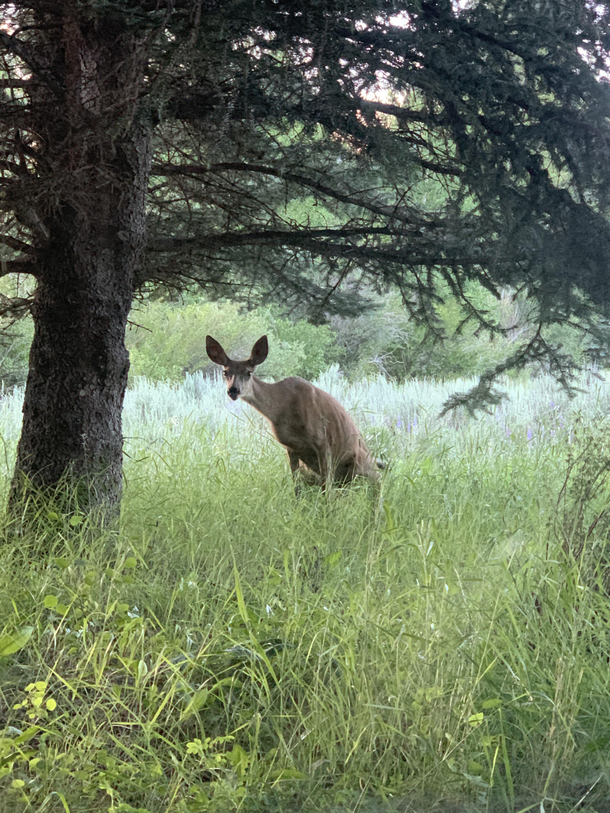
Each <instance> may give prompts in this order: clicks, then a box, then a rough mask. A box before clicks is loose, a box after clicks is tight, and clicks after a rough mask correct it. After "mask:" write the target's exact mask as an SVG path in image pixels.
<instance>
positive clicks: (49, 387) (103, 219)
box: [11, 134, 150, 515]
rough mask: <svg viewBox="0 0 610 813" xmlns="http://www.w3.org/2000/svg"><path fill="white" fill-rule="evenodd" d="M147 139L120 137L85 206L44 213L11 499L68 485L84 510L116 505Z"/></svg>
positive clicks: (140, 242) (113, 510)
mask: <svg viewBox="0 0 610 813" xmlns="http://www.w3.org/2000/svg"><path fill="white" fill-rule="evenodd" d="M149 144H150V139H149V138H148V137H147V136H146V135H145V134H140V135H139V136H137V137H136V136H134V137H133V138H132V140H131V142H130V143H129V142H123V143H122V144H121V145H120V148H119V149H117V151H116V155H117V158H116V162H115V164H116V166H115V167H114V169H115V173H113V174H114V183H113V182H108V178H107V177H106V178H105V179H101V178H100V179H98V180H99V181H100V183H99V185H97V184H95V185H94V186H93V187H92V188H91V190H90V195H89V199H90V201H91V207H90V211H89V212H83V211H82V206H81V207H80V211H78V212H77V211H75V209H74V208H73V207H71V206H70V205H67V204H66V205H64V206H63V207H62V209H61V210H60V211H59V212H58V213H57V215H56V216H55V218H54V219H53V221H51V222H49V221H47V224H46V225H47V226H48V230H49V235H50V237H49V243H48V246H47V248H46V250H45V251H44V252H43V253H42V256H41V257H40V266H39V276H38V286H37V290H36V294H35V304H34V308H33V311H32V315H33V318H34V325H35V331H34V339H33V342H32V347H31V351H30V367H29V375H28V380H27V385H26V392H25V402H24V406H23V428H22V434H21V439H20V441H19V446H18V451H17V462H16V466H15V475H14V478H13V484H12V494H11V502H12V504H13V505H14V504H15V502H16V501H19V502H21V500H22V498H23V496H24V491H25V493H26V494H28V495H30V494H31V493H32V492H33V493H34V494H38V493H41V492H42V494H43V495H44V494H45V493H50V492H55V491H56V490H57V487H58V485H61V486H62V489H63V485H65V486H66V487H67V490H68V492H69V496H70V498H76V500H77V504H78V507H79V508H80V509H81V510H85V511H87V510H90V509H91V508H93V507H94V506H103V507H104V508H105V510H106V512H107V513H109V514H110V515H112V514H115V513H116V512H117V511H118V505H119V502H120V497H121V480H122V454H123V452H122V447H123V435H122V429H121V411H122V406H123V398H124V395H125V389H126V386H127V373H128V370H129V357H128V353H127V350H126V348H125V328H126V324H127V317H128V314H129V309H130V307H131V302H132V298H133V281H134V268H135V265H136V263H137V262H138V260H139V256H140V254H141V251H142V247H143V241H144V235H145V209H144V193H145V190H146V185H147V182H148V173H149V169H150V146H149ZM106 169H107V167H106ZM103 180H105V181H106V183H102V181H103ZM81 200H82V199H81ZM72 504H74V503H72Z"/></svg>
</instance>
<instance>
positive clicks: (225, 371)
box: [222, 370, 230, 378]
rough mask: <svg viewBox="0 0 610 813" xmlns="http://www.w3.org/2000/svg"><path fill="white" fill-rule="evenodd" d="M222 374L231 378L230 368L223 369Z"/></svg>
mask: <svg viewBox="0 0 610 813" xmlns="http://www.w3.org/2000/svg"><path fill="white" fill-rule="evenodd" d="M222 374H223V375H224V377H225V378H230V376H229V371H228V370H223V371H222Z"/></svg>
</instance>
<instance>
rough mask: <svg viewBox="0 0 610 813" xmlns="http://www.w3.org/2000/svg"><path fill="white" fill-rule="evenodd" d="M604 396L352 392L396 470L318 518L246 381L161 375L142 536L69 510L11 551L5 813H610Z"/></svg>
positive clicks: (384, 386) (2, 586) (132, 407)
mask: <svg viewBox="0 0 610 813" xmlns="http://www.w3.org/2000/svg"><path fill="white" fill-rule="evenodd" d="M581 383H582V385H583V388H586V390H587V394H586V396H585V395H583V396H578V397H577V399H576V401H575V402H574V403H570V402H569V401H568V400H567V399H566V398H565V397H564V396H562V395H561V393H559V394H557V393H556V388H554V387H553V386H552V384H551V383H549V381H548V380H545V379H542V380H539V381H537V382H535V383H530V384H528V385H527V386H524V385H523V384H522V383H519V382H512V383H511V382H508V383H507V386H508V388H509V391H510V395H511V401H510V402H507V403H506V404H504V405H503V406H502V407H499V408H498V409H497V410H496V411H495V413H494V414H492V415H484V416H483V417H482V418H481V419H478V420H476V421H472V420H468V419H467V418H466V417H465V416H462V415H452V416H448V417H446V418H444V419H442V420H441V419H439V418H437V417H435V416H436V415H437V414H438V409H439V406H440V404H441V403H442V402H443V401H444V400H445V398H446V394H447V387H442V386H440V385H435V386H432V385H429V384H428V385H426V384H424V383H423V382H408V383H407V384H405V385H402V386H398V385H396V384H392V383H389V382H387V381H384V380H382V379H380V380H378V381H376V382H368V383H366V382H359V383H358V384H354V385H353V386H350V385H347V384H346V383H345V381H344V380H343V379H331V378H330V377H328V378H327V380H326V386H327V387H328V388H329V389H331V390H332V391H333V392H335V393H336V394H337V395H339V397H340V398H341V400H342V401H343V402H344V403H346V404H347V405H348V406H350V410H351V411H352V412H353V414H354V415H355V416H356V417H357V420H358V422H359V424H360V425H361V426H362V427H363V429H364V431H365V434H366V436H367V438H368V440H369V442H370V443H371V445H372V446H373V447H374V448H375V450H376V451H377V452H378V451H380V450H383V451H384V452H385V455H386V457H387V458H388V460H389V461H390V467H389V469H388V470H387V472H386V474H385V477H384V481H383V483H382V486H381V490H380V492H377V491H376V490H375V489H372V488H370V487H368V486H366V485H364V484H356V485H354V486H353V487H351V488H349V489H345V490H337V491H333V492H331V494H330V495H322V494H321V493H320V492H319V490H314V489H311V490H306V491H305V493H304V496H303V497H302V499H300V500H297V499H296V498H295V496H294V493H293V490H292V484H291V481H290V475H289V472H288V467H287V464H286V463H285V460H284V455H283V452H282V451H281V450H280V449H279V447H278V445H277V444H276V443H275V442H274V441H273V440H272V439H270V438H269V436H268V434H266V433H261V431H260V424H259V423H258V422H257V420H256V418H255V417H252V418H250V417H248V418H247V419H246V418H245V417H244V414H243V413H240V412H234V411H230V410H228V409H227V407H226V399H225V398H223V394H222V392H221V391H220V390H219V389H218V387H219V385H218V382H209V388H208V389H205V387H207V384H206V382H205V381H203V380H202V382H201V387H202V389H201V390H200V391H199V392H197V393H195V392H193V391H192V388H193V382H192V380H190V379H189V381H187V382H186V383H185V384H183V385H181V386H180V387H176V386H170V385H169V384H166V385H161V384H158V385H152V384H149V383H147V382H144V381H140V382H138V384H137V385H136V387H135V388H134V389H133V390H131V391H130V392H129V393H128V399H127V404H126V423H127V426H126V434H128V435H129V436H130V438H131V440H130V441H129V443H128V452H129V463H128V466H127V472H126V474H127V487H126V496H125V503H124V512H123V521H122V528H121V530H120V533H119V534H117V535H116V536H114V537H113V538H112V539H111V540H109V539H108V537H107V536H102V535H101V534H99V533H96V532H94V531H92V529H91V528H87V527H86V523H77V524H75V525H72V524H71V519H72V518H71V517H70V516H68V515H66V516H60V515H59V514H58V513H57V511H53V512H51V513H53V516H49V523H48V525H46V526H45V525H43V524H41V526H40V528H39V529H38V531H37V532H34V531H30V532H29V533H30V535H29V536H28V537H27V538H23V537H19V538H17V537H15V535H10V534H7V535H6V542H5V545H4V547H3V548H2V550H0V617H1V618H2V619H3V624H4V625H5V629H4V630H0V640H1V641H2V642H4V644H5V646H6V644H7V642H8V647H6V648H5V649H4V650H3V652H4V654H3V655H2V657H0V701H1V702H2V708H3V720H2V724H1V726H2V727H1V728H0V811H2V813H5V812H6V813H9V811H10V813H25V811H28V810H48V809H50V810H58V811H61V810H64V811H65V810H69V811H70V813H88V811H92V810H94V811H95V810H108V811H113V813H119V811H121V813H134V811H139V813H142V811H148V813H157V811H161V810H163V811H169V813H232V811H235V813H236V812H237V811H240V813H255V812H256V813H260V812H262V811H275V813H279V812H280V811H282V813H293V811H294V813H296V812H297V811H299V813H301V812H302V813H314V811H324V813H327V812H328V813H330V811H345V810H354V809H361V810H373V811H381V810H387V811H390V812H392V811H404V809H405V807H407V805H408V806H409V808H410V809H413V810H415V811H425V810H430V809H433V808H436V807H438V808H439V809H442V807H443V806H447V804H448V800H451V804H452V805H453V806H454V807H455V809H458V810H460V809H468V810H472V811H473V813H483V811H485V813H487V812H488V811H496V810H497V811H500V810H501V811H507V812H509V811H519V810H524V809H527V808H528V807H531V808H532V809H536V810H539V809H541V807H543V808H544V809H545V810H553V811H555V813H569V811H571V810H573V809H574V808H575V806H578V809H581V810H588V811H591V813H593V811H599V810H603V809H604V805H605V802H606V800H607V798H608V795H609V794H610V782H609V780H608V742H610V722H609V721H610V678H609V674H608V658H609V657H610V643H609V641H608V636H607V634H606V629H607V619H608V617H610V599H609V597H608V593H607V589H606V581H605V577H606V574H607V561H608V560H607V555H606V549H607V535H608V523H607V521H606V519H605V514H604V511H605V510H606V507H607V505H608V504H609V503H610V487H609V484H608V482H607V480H606V479H605V476H600V474H602V475H605V474H606V473H607V471H608V470H609V466H608V455H607V450H606V447H607V443H606V442H605V440H604V438H605V437H607V431H608V427H607V426H606V425H605V424H602V425H600V416H601V415H603V414H604V413H607V412H608V406H609V404H610V386H609V385H608V384H607V383H606V382H602V381H597V382H596V381H594V380H593V379H592V380H590V381H586V380H583V382H581ZM451 386H455V383H454V384H453V385H451ZM12 400H14V401H15V404H14V408H15V410H16V411H18V407H19V403H18V401H17V399H16V397H15V396H11V397H9V398H7V399H5V401H4V403H3V411H2V412H1V413H0V427H1V428H2V433H3V436H4V437H5V438H7V439H8V443H9V445H12V446H14V443H15V441H16V432H13V430H12V428H11V427H12V422H11V421H12V418H11V417H10V415H9V411H8V410H9V407H10V402H11V401H12ZM143 407H145V408H143ZM11 408H13V407H11ZM232 409H233V407H231V410H232ZM248 414H249V413H248ZM594 458H598V461H597V463H596V460H595V459H594ZM6 473H7V472H6V471H5V472H4V474H5V475H6ZM5 487H6V482H5ZM24 549H25V550H27V553H28V555H27V556H23V555H21V553H22V551H23V550H24ZM42 551H46V553H44V554H43V553H42ZM7 636H8V637H7ZM9 638H10V642H9ZM585 792H588V795H587V798H586V799H585V800H584V801H582V798H583V796H584V795H585Z"/></svg>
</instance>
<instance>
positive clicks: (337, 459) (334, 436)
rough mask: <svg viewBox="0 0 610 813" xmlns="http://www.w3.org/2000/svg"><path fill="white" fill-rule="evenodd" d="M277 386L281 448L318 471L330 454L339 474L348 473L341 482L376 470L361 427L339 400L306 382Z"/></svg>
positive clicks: (276, 428)
mask: <svg viewBox="0 0 610 813" xmlns="http://www.w3.org/2000/svg"><path fill="white" fill-rule="evenodd" d="M276 386H278V388H279V389H278V404H280V403H281V409H278V411H277V417H276V420H275V421H272V423H273V429H274V432H275V436H276V437H277V439H278V441H279V442H280V443H281V444H283V445H284V446H286V447H287V448H288V449H290V450H292V451H294V452H297V453H298V454H299V456H300V457H301V459H302V460H303V462H304V463H306V464H307V465H308V466H310V468H312V469H314V471H315V470H316V468H317V465H316V461H317V460H319V458H320V456H321V455H325V454H326V453H330V455H331V456H332V459H333V464H334V466H335V468H336V470H337V471H338V472H341V471H342V470H344V471H343V473H342V474H341V475H340V478H341V479H351V477H353V476H354V474H369V473H371V472H372V471H373V470H374V469H375V464H374V461H373V460H372V458H371V456H370V454H369V451H368V449H367V447H366V445H365V443H364V441H363V439H362V436H361V435H360V432H359V431H358V427H357V426H356V424H355V423H354V421H353V420H352V418H351V417H350V416H349V415H348V413H347V412H346V411H345V409H344V408H343V407H342V406H341V404H340V403H339V402H338V401H337V400H336V398H333V396H332V395H329V393H327V392H324V390H321V389H319V388H318V387H315V386H314V385H313V384H310V383H309V381H305V380H304V379H302V378H285V379H284V380H283V381H280V382H278V384H277V385H276Z"/></svg>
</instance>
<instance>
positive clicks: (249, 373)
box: [248, 370, 252, 378]
mask: <svg viewBox="0 0 610 813" xmlns="http://www.w3.org/2000/svg"><path fill="white" fill-rule="evenodd" d="M248 378H252V373H251V372H250V370H248Z"/></svg>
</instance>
